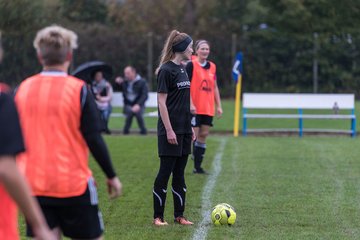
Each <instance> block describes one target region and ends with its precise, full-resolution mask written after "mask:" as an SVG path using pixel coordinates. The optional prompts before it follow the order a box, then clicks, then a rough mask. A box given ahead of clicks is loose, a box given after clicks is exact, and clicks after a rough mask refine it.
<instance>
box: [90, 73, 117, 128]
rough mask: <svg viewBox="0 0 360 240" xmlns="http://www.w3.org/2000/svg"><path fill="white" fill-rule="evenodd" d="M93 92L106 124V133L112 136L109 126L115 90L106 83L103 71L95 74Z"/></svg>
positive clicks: (92, 84)
mask: <svg viewBox="0 0 360 240" xmlns="http://www.w3.org/2000/svg"><path fill="white" fill-rule="evenodd" d="M91 90H92V92H93V94H94V96H95V101H96V105H97V108H98V110H99V112H100V115H101V119H102V121H103V124H104V132H105V133H107V134H111V132H110V130H109V126H108V125H109V118H110V114H111V111H112V107H111V99H112V95H113V89H112V86H111V84H110V83H109V82H108V81H106V79H105V78H104V75H103V73H102V72H101V71H97V72H95V74H94V80H93V81H92V83H91Z"/></svg>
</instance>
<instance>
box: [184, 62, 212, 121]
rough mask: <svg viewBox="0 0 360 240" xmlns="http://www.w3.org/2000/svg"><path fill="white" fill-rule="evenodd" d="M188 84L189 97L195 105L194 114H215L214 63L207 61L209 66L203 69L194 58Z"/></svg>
mask: <svg viewBox="0 0 360 240" xmlns="http://www.w3.org/2000/svg"><path fill="white" fill-rule="evenodd" d="M192 63H193V72H192V79H191V86H190V93H191V99H192V101H193V104H194V105H195V107H196V114H204V115H209V116H214V115H215V91H214V90H215V89H214V88H215V81H216V65H215V64H214V63H212V62H210V61H209V63H210V68H209V69H204V68H203V67H202V66H201V65H200V63H199V62H198V61H197V60H196V59H194V60H192Z"/></svg>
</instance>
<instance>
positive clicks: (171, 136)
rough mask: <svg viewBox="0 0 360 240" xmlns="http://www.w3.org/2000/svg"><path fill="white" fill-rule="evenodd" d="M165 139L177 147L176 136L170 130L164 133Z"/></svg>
mask: <svg viewBox="0 0 360 240" xmlns="http://www.w3.org/2000/svg"><path fill="white" fill-rule="evenodd" d="M166 137H167V140H168V142H169V143H170V144H173V145H178V142H177V139H176V134H175V132H174V130H172V129H171V130H169V131H166Z"/></svg>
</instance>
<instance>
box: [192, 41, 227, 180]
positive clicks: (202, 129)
mask: <svg viewBox="0 0 360 240" xmlns="http://www.w3.org/2000/svg"><path fill="white" fill-rule="evenodd" d="M195 54H196V56H195V57H193V59H192V61H190V62H188V63H187V65H186V72H187V74H188V76H189V78H190V79H191V89H190V92H191V100H192V104H193V106H192V108H191V109H192V111H193V114H194V115H195V116H194V117H193V119H192V122H191V123H192V126H193V127H194V131H195V134H196V141H194V143H193V155H192V156H193V159H194V170H193V173H197V174H205V173H206V172H205V170H204V169H203V168H202V167H201V164H202V161H203V158H204V154H205V150H206V139H207V137H208V135H209V132H210V127H212V126H213V117H214V115H215V108H216V114H217V116H218V117H221V115H222V113H223V110H222V107H221V99H220V93H219V88H218V85H217V78H216V65H215V64H214V63H213V62H211V61H209V60H208V57H209V54H210V44H209V42H208V41H206V40H198V41H196V43H195Z"/></svg>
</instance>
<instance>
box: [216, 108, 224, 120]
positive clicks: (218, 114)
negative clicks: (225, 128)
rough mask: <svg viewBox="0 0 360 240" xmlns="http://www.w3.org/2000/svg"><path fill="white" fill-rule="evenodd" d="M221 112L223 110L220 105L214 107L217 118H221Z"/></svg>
mask: <svg viewBox="0 0 360 240" xmlns="http://www.w3.org/2000/svg"><path fill="white" fill-rule="evenodd" d="M222 114H223V110H222V108H221V107H218V108H216V115H217V117H218V118H221V117H222Z"/></svg>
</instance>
